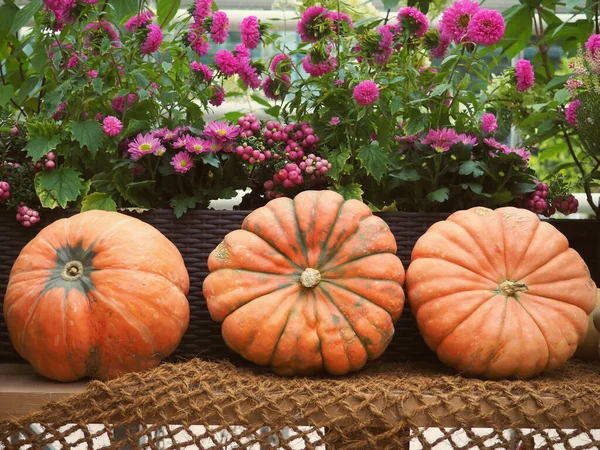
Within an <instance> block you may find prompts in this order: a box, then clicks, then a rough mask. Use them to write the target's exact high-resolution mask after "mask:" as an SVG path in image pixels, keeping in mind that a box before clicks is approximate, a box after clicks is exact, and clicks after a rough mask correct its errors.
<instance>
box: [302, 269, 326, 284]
mask: <svg viewBox="0 0 600 450" xmlns="http://www.w3.org/2000/svg"><path fill="white" fill-rule="evenodd" d="M320 281H321V272H319V271H318V270H317V269H311V268H310V267H309V268H308V269H304V272H302V275H300V283H301V284H302V286H304V287H305V288H313V287H315V286H316V285H317V284H319V282H320Z"/></svg>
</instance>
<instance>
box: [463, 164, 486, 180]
mask: <svg viewBox="0 0 600 450" xmlns="http://www.w3.org/2000/svg"><path fill="white" fill-rule="evenodd" d="M458 173H459V174H460V175H473V176H474V177H475V178H478V177H480V176H481V175H483V174H484V173H485V172H484V171H483V170H482V169H481V166H480V165H479V162H478V161H466V162H464V163H462V164H461V165H460V169H458Z"/></svg>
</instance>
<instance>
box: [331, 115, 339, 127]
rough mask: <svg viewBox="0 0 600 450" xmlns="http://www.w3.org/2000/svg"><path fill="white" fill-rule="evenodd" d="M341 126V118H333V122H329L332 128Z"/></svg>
mask: <svg viewBox="0 0 600 450" xmlns="http://www.w3.org/2000/svg"><path fill="white" fill-rule="evenodd" d="M339 124H340V118H339V117H337V116H336V117H332V118H331V120H330V121H329V125H331V126H332V127H335V126H336V125H339Z"/></svg>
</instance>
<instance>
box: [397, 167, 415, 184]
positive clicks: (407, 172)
mask: <svg viewBox="0 0 600 450" xmlns="http://www.w3.org/2000/svg"><path fill="white" fill-rule="evenodd" d="M390 176H391V177H392V178H399V179H400V180H403V181H418V180H420V179H421V175H419V172H417V171H416V170H415V169H412V168H410V167H403V168H402V169H400V170H396V171H394V172H391V173H390Z"/></svg>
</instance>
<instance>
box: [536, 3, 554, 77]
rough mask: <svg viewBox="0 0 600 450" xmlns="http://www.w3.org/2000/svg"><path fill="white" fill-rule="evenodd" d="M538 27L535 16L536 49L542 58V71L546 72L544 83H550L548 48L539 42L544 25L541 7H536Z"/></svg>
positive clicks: (542, 36)
mask: <svg viewBox="0 0 600 450" xmlns="http://www.w3.org/2000/svg"><path fill="white" fill-rule="evenodd" d="M537 13H538V19H539V25H538V23H537V22H536V19H535V14H534V17H533V23H534V25H535V31H536V35H537V37H538V39H539V40H540V44H539V45H538V48H539V49H540V55H541V56H542V64H543V65H544V70H545V72H546V82H547V83H548V82H550V79H551V78H552V72H551V71H550V64H549V62H548V46H547V45H546V44H544V43H541V40H542V39H543V38H544V23H543V22H542V7H541V6H538V7H537Z"/></svg>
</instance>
